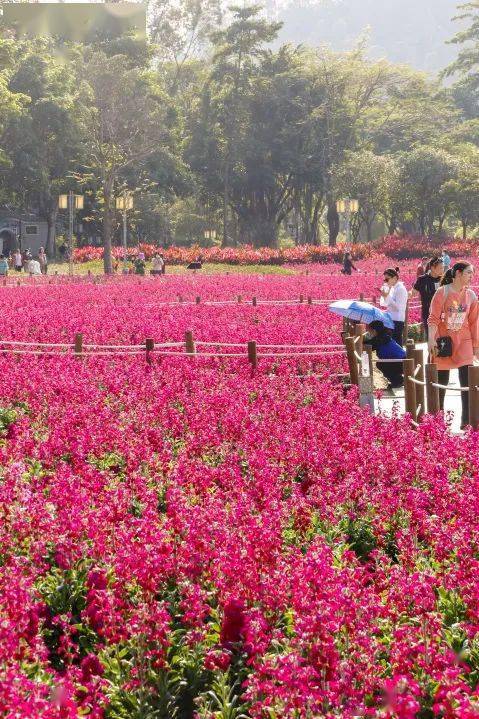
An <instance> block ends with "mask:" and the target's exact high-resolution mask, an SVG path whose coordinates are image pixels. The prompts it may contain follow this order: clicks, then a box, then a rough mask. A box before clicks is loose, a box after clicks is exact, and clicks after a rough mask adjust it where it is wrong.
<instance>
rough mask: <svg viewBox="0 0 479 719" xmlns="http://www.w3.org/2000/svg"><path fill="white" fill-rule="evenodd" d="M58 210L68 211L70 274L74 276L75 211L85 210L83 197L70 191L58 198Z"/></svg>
mask: <svg viewBox="0 0 479 719" xmlns="http://www.w3.org/2000/svg"><path fill="white" fill-rule="evenodd" d="M58 208H59V209H60V210H68V254H69V260H68V272H69V274H70V275H72V274H73V210H83V195H75V193H74V192H73V190H70V191H69V192H68V194H67V195H60V196H59V198H58Z"/></svg>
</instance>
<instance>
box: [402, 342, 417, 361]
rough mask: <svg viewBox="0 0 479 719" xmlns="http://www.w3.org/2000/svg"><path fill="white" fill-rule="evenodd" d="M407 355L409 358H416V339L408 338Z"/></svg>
mask: <svg viewBox="0 0 479 719" xmlns="http://www.w3.org/2000/svg"><path fill="white" fill-rule="evenodd" d="M405 344H406V357H407V358H408V359H414V352H415V351H416V345H415V344H414V340H406V343H405Z"/></svg>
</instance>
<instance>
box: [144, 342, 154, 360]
mask: <svg viewBox="0 0 479 719" xmlns="http://www.w3.org/2000/svg"><path fill="white" fill-rule="evenodd" d="M154 349H155V341H154V340H153V339H152V338H151V337H147V338H146V340H145V350H146V361H147V362H148V364H151V353H152V352H153V350H154Z"/></svg>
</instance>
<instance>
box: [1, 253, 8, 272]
mask: <svg viewBox="0 0 479 719" xmlns="http://www.w3.org/2000/svg"><path fill="white" fill-rule="evenodd" d="M7 275H8V260H7V258H6V257H5V255H0V277H6V276H7Z"/></svg>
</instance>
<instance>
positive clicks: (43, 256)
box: [38, 247, 48, 275]
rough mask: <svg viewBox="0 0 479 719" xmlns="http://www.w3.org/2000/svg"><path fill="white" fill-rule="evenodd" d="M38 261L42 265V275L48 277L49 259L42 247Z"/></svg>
mask: <svg viewBox="0 0 479 719" xmlns="http://www.w3.org/2000/svg"><path fill="white" fill-rule="evenodd" d="M38 261H39V263H40V270H41V273H42V275H46V274H47V272H48V258H47V255H46V252H45V250H44V249H43V247H40V249H39V251H38Z"/></svg>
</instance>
